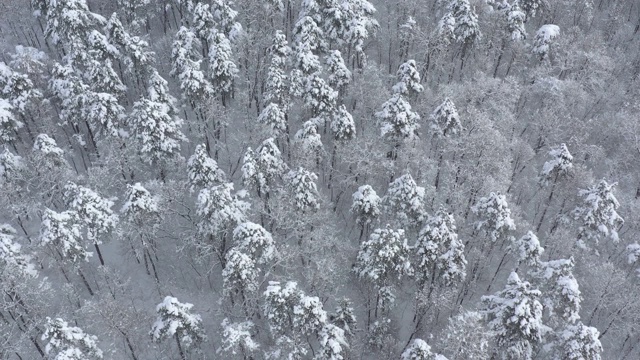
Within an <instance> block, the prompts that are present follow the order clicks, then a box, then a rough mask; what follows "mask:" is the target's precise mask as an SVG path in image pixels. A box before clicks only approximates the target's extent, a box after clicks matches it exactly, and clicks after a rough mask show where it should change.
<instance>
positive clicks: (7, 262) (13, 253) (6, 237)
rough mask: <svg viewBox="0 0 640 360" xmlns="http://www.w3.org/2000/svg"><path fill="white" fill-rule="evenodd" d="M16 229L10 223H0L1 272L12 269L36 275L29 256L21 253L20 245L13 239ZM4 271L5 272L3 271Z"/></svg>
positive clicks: (9, 271)
mask: <svg viewBox="0 0 640 360" xmlns="http://www.w3.org/2000/svg"><path fill="white" fill-rule="evenodd" d="M15 237H16V230H15V229H14V228H13V227H11V226H10V225H7V224H4V225H0V264H4V267H3V269H4V270H3V273H4V274H7V275H8V274H12V273H13V272H14V271H16V272H18V273H19V274H22V275H24V276H28V277H37V276H38V271H37V270H36V269H35V267H34V265H33V264H32V263H31V256H30V255H26V254H23V252H22V246H21V245H20V244H18V243H16V242H15V241H14V239H15ZM4 271H6V272H4Z"/></svg>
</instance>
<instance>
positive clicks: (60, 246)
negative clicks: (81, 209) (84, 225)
mask: <svg viewBox="0 0 640 360" xmlns="http://www.w3.org/2000/svg"><path fill="white" fill-rule="evenodd" d="M75 219H77V215H76V214H75V213H73V212H72V211H65V212H62V213H57V212H55V211H53V210H50V209H45V210H44V214H43V215H42V224H41V228H40V245H41V246H48V245H51V246H52V247H53V249H54V250H55V251H57V252H59V254H60V256H61V258H62V259H61V260H62V261H63V262H67V261H69V262H71V263H74V264H75V263H78V262H79V261H89V257H91V256H92V255H93V253H91V252H88V251H86V249H85V248H84V245H83V240H82V235H81V233H80V225H79V224H78V223H77V222H76V220H75Z"/></svg>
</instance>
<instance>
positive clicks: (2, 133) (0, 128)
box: [0, 98, 23, 143]
mask: <svg viewBox="0 0 640 360" xmlns="http://www.w3.org/2000/svg"><path fill="white" fill-rule="evenodd" d="M13 111H14V109H13V105H11V103H9V101H7V100H5V99H3V98H0V142H1V143H11V142H13V141H15V140H16V138H17V134H18V129H20V128H21V127H22V126H23V123H22V122H21V121H19V120H17V119H16V116H15V115H14V114H13Z"/></svg>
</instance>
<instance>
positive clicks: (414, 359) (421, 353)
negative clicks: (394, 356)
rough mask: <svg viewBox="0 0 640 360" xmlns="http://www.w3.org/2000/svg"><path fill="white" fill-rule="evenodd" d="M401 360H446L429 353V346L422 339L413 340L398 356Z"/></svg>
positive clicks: (438, 355)
mask: <svg viewBox="0 0 640 360" xmlns="http://www.w3.org/2000/svg"><path fill="white" fill-rule="evenodd" d="M400 359H402V360H447V358H446V357H444V356H442V355H440V354H434V353H433V352H431V346H429V344H427V343H426V342H425V341H424V340H422V339H414V340H413V341H412V342H411V345H409V346H408V347H407V348H406V349H405V350H404V351H403V352H402V355H401V356H400Z"/></svg>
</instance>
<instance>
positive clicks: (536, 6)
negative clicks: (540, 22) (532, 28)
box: [519, 0, 549, 21]
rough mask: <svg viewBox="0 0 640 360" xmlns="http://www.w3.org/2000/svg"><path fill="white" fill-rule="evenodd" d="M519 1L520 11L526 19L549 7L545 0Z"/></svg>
mask: <svg viewBox="0 0 640 360" xmlns="http://www.w3.org/2000/svg"><path fill="white" fill-rule="evenodd" d="M519 2H520V7H522V11H524V13H525V14H526V15H527V18H526V20H527V21H529V19H531V18H533V17H535V16H536V15H537V14H539V13H542V12H544V11H545V10H546V9H548V8H549V3H548V2H547V0H519Z"/></svg>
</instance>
